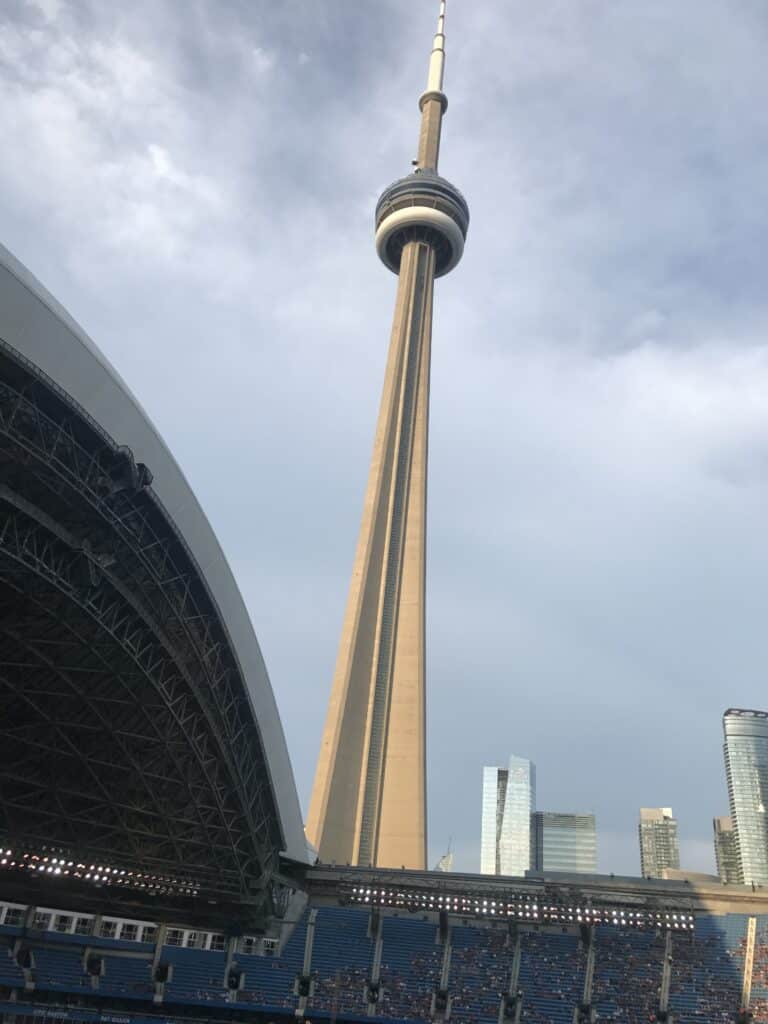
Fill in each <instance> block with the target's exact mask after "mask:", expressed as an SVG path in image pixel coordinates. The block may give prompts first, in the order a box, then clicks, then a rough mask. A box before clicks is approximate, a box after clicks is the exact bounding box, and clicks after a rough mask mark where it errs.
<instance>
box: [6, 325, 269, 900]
mask: <svg viewBox="0 0 768 1024" xmlns="http://www.w3.org/2000/svg"><path fill="white" fill-rule="evenodd" d="M151 480H152V477H151V473H150V471H149V470H148V469H147V468H146V467H145V466H143V465H140V464H139V465H137V464H136V463H135V461H134V459H133V456H132V454H131V452H130V451H129V450H128V449H126V448H121V447H119V446H118V445H117V444H116V443H115V442H114V441H112V440H111V439H110V438H109V437H107V436H106V435H105V434H104V433H103V431H101V429H100V428H99V427H98V425H97V424H96V423H94V422H93V421H92V420H90V419H89V417H88V416H87V414H86V413H85V412H84V411H83V410H82V409H80V408H79V407H77V406H75V404H74V403H73V402H71V401H70V400H69V399H68V397H67V396H66V395H64V394H63V393H62V392H61V391H60V389H58V388H57V386H56V385H55V384H54V383H53V382H52V381H50V380H48V379H47V378H44V377H43V375H42V374H40V373H39V372H38V371H37V370H36V369H35V368H34V367H32V366H31V364H29V363H28V362H27V361H26V360H24V359H23V357H21V356H18V355H17V354H16V353H15V352H14V351H13V350H12V349H9V348H8V347H7V346H4V345H1V344H0V706H2V709H3V711H2V715H0V842H4V843H6V844H7V845H8V846H9V847H10V848H11V849H14V850H19V849H22V848H25V849H27V850H29V849H37V850H38V851H39V850H41V849H46V850H48V851H49V852H50V851H55V850H57V849H58V850H60V851H66V852H67V855H68V856H69V857H70V859H72V860H73V862H76V861H78V860H80V861H82V862H83V863H84V864H88V862H96V861H98V863H99V864H100V865H107V864H109V865H114V866H117V867H122V868H126V867H129V868H132V869H133V870H134V875H133V876H132V877H133V878H134V879H137V878H138V874H141V875H142V876H143V878H144V882H143V883H141V884H147V885H149V886H158V885H163V886H165V887H166V891H167V888H168V887H170V888H176V889H177V890H178V891H180V892H187V893H188V892H190V891H192V892H199V893H200V894H201V895H204V894H209V895H210V896H211V897H212V898H221V899H227V900H235V901H241V902H243V901H244V902H248V903H252V904H254V905H264V903H265V901H266V900H268V894H269V892H270V880H271V879H272V876H273V874H274V873H275V872H276V870H277V867H278V864H277V859H278V855H279V851H280V849H281V847H282V836H281V832H280V826H279V819H278V817H277V813H276V809H275V805H274V797H273V793H272V789H271V786H270V782H269V778H268V772H267V767H266V761H265V757H264V753H263V748H262V744H261V740H260V736H259V731H258V726H257V723H256V721H255V717H254V714H253V710H252V707H251V705H250V701H249V699H248V696H247V691H246V687H245V683H244V680H243V678H242V675H241V672H240V669H239V665H238V663H237V660H236V656H235V654H234V652H233V650H232V646H231V644H230V641H229V638H228V636H227V634H226V630H225V627H224V625H223V623H222V621H221V619H220V617H219V614H218V612H217V609H216V607H215V604H214V601H213V599H212V597H211V595H210V593H209V591H208V589H207V587H206V584H205V581H204V579H203V577H202V574H201V572H200V570H199V568H198V567H197V565H196V564H195V562H194V560H193V558H192V556H191V554H190V552H189V551H188V549H187V548H186V545H185V544H184V542H183V540H182V539H181V537H180V535H179V534H178V532H177V531H176V529H175V527H174V524H173V522H172V521H171V519H170V517H169V516H168V514H167V513H166V512H165V510H164V509H163V508H162V506H161V505H160V503H159V501H158V500H157V498H156V496H155V495H154V494H153V492H152V489H151ZM153 877H154V881H153ZM136 884H139V882H138V881H137V883H136Z"/></svg>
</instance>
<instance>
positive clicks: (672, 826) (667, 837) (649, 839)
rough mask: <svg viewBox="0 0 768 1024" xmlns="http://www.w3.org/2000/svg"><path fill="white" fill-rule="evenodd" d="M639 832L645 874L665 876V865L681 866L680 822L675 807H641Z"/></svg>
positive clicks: (669, 866) (648, 875) (647, 876)
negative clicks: (663, 872) (678, 833)
mask: <svg viewBox="0 0 768 1024" xmlns="http://www.w3.org/2000/svg"><path fill="white" fill-rule="evenodd" d="M638 833H639V836H640V874H641V875H642V876H643V878H661V877H662V871H663V870H664V868H674V869H679V867H680V848H679V846H678V843H677V822H676V821H675V819H674V817H673V816H672V808H671V807H641V808H640V824H639V826H638Z"/></svg>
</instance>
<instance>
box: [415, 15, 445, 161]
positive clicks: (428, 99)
mask: <svg viewBox="0 0 768 1024" xmlns="http://www.w3.org/2000/svg"><path fill="white" fill-rule="evenodd" d="M444 78H445V0H440V14H439V15H438V18H437V32H436V34H435V40H434V42H433V44H432V55H431V57H430V59H429V77H428V78H427V91H426V92H425V93H422V95H421V98H420V100H419V108H420V110H421V132H420V133H419V155H418V158H417V160H416V166H417V168H418V169H419V170H420V171H436V170H437V161H438V159H439V157H440V136H441V133H442V127H443V115H444V114H445V112H446V110H447V109H448V97H447V96H446V95H445V93H444V92H443V80H444Z"/></svg>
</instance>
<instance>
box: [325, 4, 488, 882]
mask: <svg viewBox="0 0 768 1024" xmlns="http://www.w3.org/2000/svg"><path fill="white" fill-rule="evenodd" d="M444 71H445V0H442V2H441V4H440V15H439V18H438V25H437V34H436V35H435V41H434V45H433V49H432V56H431V59H430V66H429V78H428V81H427V90H426V92H424V93H423V95H422V96H421V99H420V100H419V108H420V110H421V131H420V135H419V150H418V159H417V161H416V168H415V170H414V172H413V173H412V174H409V175H408V176H407V177H405V178H401V179H400V180H398V181H396V182H395V183H394V184H393V185H390V187H389V188H388V189H386V191H385V192H384V194H383V195H382V196H381V198H380V200H379V202H378V204H377V206H376V251H377V252H378V254H379V258H380V259H381V260H382V262H383V263H384V264H385V265H386V266H387V267H389V269H390V270H391V271H392V272H393V273H395V274H397V275H398V287H397V299H396V303H395V316H394V323H393V327H392V336H391V341H390V347H389V356H388V359H387V368H386V374H385V378H384V389H383V394H382V399H381V407H380V410H379V419H378V423H377V427H376V436H375V441H374V448H373V456H372V459H371V467H370V473H369V477H368V487H367V490H366V495H365V502H364V508H363V519H362V523H361V527H360V535H359V539H358V544H357V551H356V555H355V562H354V567H353V571H352V582H351V585H350V590H349V598H348V601H347V608H346V613H345V616H344V624H343V627H342V634H341V642H340V644H339V652H338V657H337V661H336V670H335V674H334V680H333V688H332V691H331V698H330V703H329V706H328V713H327V717H326V722H325V729H324V732H323V738H322V744H321V748H320V755H319V758H318V764H317V771H316V774H315V782H314V787H313V791H312V799H311V802H310V808H309V814H308V818H307V825H306V831H307V837H308V839H309V840H310V842H311V843H313V844H314V846H315V847H316V848H317V850H318V852H319V857H320V860H321V861H323V862H325V863H332V862H335V863H339V864H358V865H361V866H369V865H373V866H378V867H388V868H399V867H406V868H414V869H422V870H423V869H424V868H425V867H426V856H427V848H426V847H427V841H426V835H427V830H426V691H425V566H426V511H427V510H426V501H427V436H428V421H429V370H430V345H431V339H432V306H433V293H434V282H435V278H437V277H442V276H443V275H445V274H447V273H448V272H449V271H451V270H453V268H454V267H455V266H456V265H457V264H458V262H459V260H460V259H461V257H462V254H463V251H464V242H465V239H466V236H467V230H468V227H469V208H468V206H467V203H466V201H465V199H464V197H463V196H462V194H461V193H460V192H459V190H458V189H457V188H455V187H454V186H453V185H451V184H450V182H448V181H446V180H445V178H442V177H441V176H440V175H439V174H438V159H439V154H440V136H441V131H442V122H443V117H444V115H445V112H446V110H447V108H448V100H447V97H446V95H445V93H444V92H443V77H444Z"/></svg>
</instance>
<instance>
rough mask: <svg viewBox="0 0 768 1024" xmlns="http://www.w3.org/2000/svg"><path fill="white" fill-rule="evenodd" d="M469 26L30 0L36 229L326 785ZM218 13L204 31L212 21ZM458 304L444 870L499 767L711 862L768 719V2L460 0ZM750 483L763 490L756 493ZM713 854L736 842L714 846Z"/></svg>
mask: <svg viewBox="0 0 768 1024" xmlns="http://www.w3.org/2000/svg"><path fill="white" fill-rule="evenodd" d="M434 6H435V5H434V4H432V3H431V2H429V0H425V2H424V3H422V4H419V5H414V4H413V3H412V2H406V0H385V2H381V3H377V4H372V3H369V4H361V3H350V2H348V0H328V2H326V3H324V4H318V3H310V2H309V0H284V2H283V3H281V4H271V3H267V2H266V0H264V2H262V0H251V2H248V3H245V2H238V0H231V2H227V3H214V2H212V0H198V2H194V3H188V4H187V3H185V4H184V5H179V4H177V3H173V2H171V0H165V2H152V3H149V2H147V0H145V2H143V3H136V4H130V5H128V4H109V5H104V4H97V3H95V2H93V3H92V2H87V0H59V2H56V0H38V2H32V0H28V2H27V0H14V2H13V3H11V4H6V5H5V7H4V11H3V15H2V18H3V23H2V31H0V130H2V137H3V140H4V158H3V161H2V163H1V164H0V217H1V218H2V223H3V241H4V242H5V244H7V245H8V246H9V247H10V248H11V249H12V250H13V251H14V252H15V253H16V254H17V255H18V256H19V257H20V258H21V259H22V260H23V261H24V262H25V263H27V265H28V266H29V267H30V268H31V269H32V270H33V271H34V272H35V273H36V274H37V275H38V276H39V277H40V278H41V279H42V280H43V282H44V283H45V284H46V285H47V286H48V287H49V288H50V289H51V290H52V291H53V292H54V294H56V295H57V297H58V298H60V299H61V301H62V302H63V303H64V304H65V305H66V306H67V307H68V308H69V309H70V311H71V312H72V313H73V315H74V316H75V317H76V318H77V319H78V320H79V321H80V322H81V323H83V325H84V326H85V327H86V329H87V330H89V332H90V333H92V335H93V336H94V338H95V339H96V340H97V342H98V343H99V345H101V346H102V347H103V349H104V351H105V352H106V354H107V355H108V356H109V358H110V359H112V361H113V362H114V363H115V365H116V366H117V367H118V369H119V371H120V372H121V374H122V375H123V376H124V377H125V378H126V380H127V381H128V382H129V384H130V385H131V387H132V388H133V390H134V391H135V392H136V393H137V395H138V396H139V398H140V399H141V401H142V403H143V404H144V405H145V407H146V408H147V409H148V411H149V412H150V414H151V415H152V417H153V418H154V419H155V421H156V422H157V424H158V427H159V428H160V429H161V431H162V432H163V434H164V436H165V437H166V440H167V441H168V443H169V445H170V446H171V448H172V450H173V451H174V452H175V454H176V455H177V457H178V459H179V461H180V463H181V465H182V467H183V468H184V470H185V472H186V473H187V474H188V476H189V478H190V480H191V482H192V484H193V486H194V487H195V489H196V491H197V493H198V495H199V497H200V499H201V501H202V503H203V506H204V507H205V509H206V510H207V512H208V514H209V516H210V518H211V520H212V522H213V524H214V526H215V528H216V530H217V532H218V534H219V536H220V539H221V541H222V544H223V546H224V549H225V551H226V552H227V554H228V557H229V558H230V560H231V562H232V565H233V568H234V570H235V573H236V576H237V578H238V580H239V582H240V585H241V587H242V589H243V592H244V595H245V597H246V600H247V602H248V605H249V608H250V610H251V613H252V615H253V619H254V622H255V625H256V629H257V632H258V635H259V638H260V640H261V643H262V646H263V648H264V652H265V656H266V659H267V663H268V665H269V668H270V672H271V676H272V679H273V684H274V687H275V690H276V694H277V698H278V702H279V705H280V708H281V711H282V715H283V719H284V722H285V727H286V732H287V735H288V739H289V744H290V747H291V753H292V756H293V761H294V766H295V769H296V774H297V780H298V783H299V788H300V792H301V795H302V799H303V800H304V802H305V805H306V800H307V798H308V794H309V789H310V786H311V778H312V772H313V768H314V760H315V757H316V753H317V748H318V745H319V738H320V730H321V727H322V718H323V715H324V711H325V703H326V700H327V696H328V692H329V688H330V680H331V675H332V670H333V662H334V658H335V651H336V643H337V638H338V632H339V628H340V624H341V616H342V612H343V605H344V601H345V598H346V587H347V583H348V572H349V569H350V566H351V562H352V556H353V550H354V544H355V538H356V531H357V526H358V517H359V513H360V507H361V502H362V494H363V488H364V485H365V474H366V470H367V460H368V456H369V452H370V444H371V439H372V434H373V426H374V420H375V415H376V406H377V402H378V396H379V389H380V386H381V379H382V373H383V365H384V358H385V353H386V344H387V338H388V331H389V320H390V316H391V309H392V300H393V297H394V279H393V278H392V277H391V276H390V275H387V274H386V272H385V271H384V270H383V269H382V268H381V267H380V266H379V265H378V264H377V261H376V259H375V255H374V253H373V247H372V240H371V234H372V230H371V228H372V225H371V219H372V207H373V204H374V202H375V199H376V196H377V193H378V191H379V190H380V189H381V188H382V187H383V186H384V185H386V183H387V182H388V181H389V180H391V179H393V178H395V177H396V176H398V175H399V174H400V173H403V172H404V171H406V170H407V169H408V165H409V160H410V158H411V156H412V155H413V148H414V146H415V142H416V129H417V122H416V118H417V111H416V104H415V101H416V97H417V96H418V94H419V92H420V90H421V88H422V87H423V78H424V74H425V69H426V54H427V50H428V46H429V37H430V33H431V31H432V22H433V20H434V14H435V12H434V10H433V7H434ZM182 9H183V13H182ZM449 19H450V21H449V70H448V76H449V77H448V83H447V87H448V92H449V96H450V109H449V114H448V119H447V121H446V135H445V145H444V155H443V168H444V171H445V173H446V175H447V176H448V177H450V178H451V179H452V180H454V181H455V182H456V183H457V184H458V185H459V186H460V187H461V188H462V189H463V190H464V191H465V192H466V194H467V196H468V198H469V200H470V204H471V207H472V216H473V222H472V227H471V235H470V239H469V244H468V247H467V253H466V257H465V260H464V263H463V264H462V266H461V267H460V268H459V269H458V270H457V271H456V273H455V274H454V275H452V276H451V278H450V279H448V280H446V281H444V282H441V283H440V284H439V285H438V296H437V298H438V306H437V316H436V326H435V347H434V370H433V398H432V448H431V462H430V473H431V478H430V502H431V505H430V531H431V532H430V549H429V580H428V595H429V623H428V626H429V637H428V644H429V649H428V666H429V669H428V671H429V731H430V735H429V761H430V800H431V807H430V826H431V840H432V842H431V847H432V850H431V857H432V858H433V859H434V860H436V859H437V856H438V855H439V853H440V852H442V850H443V849H444V847H445V845H446V844H447V841H448V838H449V836H452V837H453V840H454V845H455V846H456V849H457V864H458V866H459V867H460V868H465V869H468V870H471V869H474V868H476V866H477V860H478V830H479V813H480V812H479V786H480V770H481V766H482V764H483V763H493V762H498V763H502V762H503V761H504V760H505V759H506V757H507V756H508V754H509V753H510V752H515V753H519V754H523V755H528V756H531V757H533V758H534V760H536V762H537V764H538V769H539V771H538V775H539V783H540V805H541V806H542V807H547V808H551V809H555V810H594V811H595V813H596V814H597V816H598V826H599V828H600V830H601V834H602V837H603V839H602V842H601V849H600V856H601V867H602V868H603V869H604V870H606V871H610V870H613V871H615V872H617V873H623V872H632V871H636V870H637V868H638V858H637V853H636V839H635V818H636V813H637V808H638V807H639V806H640V805H641V804H672V806H673V808H674V809H675V811H676V813H677V815H678V817H679V819H680V828H681V834H682V836H683V839H684V842H685V845H684V855H685V856H686V857H687V858H688V861H689V864H690V866H691V867H698V868H702V867H704V868H706V867H707V866H708V863H709V861H711V855H710V854H709V853H708V851H709V849H710V847H709V833H710V827H711V824H710V818H711V817H712V816H713V815H715V814H719V813H723V811H724V810H725V808H726V792H725V786H724V781H723V769H722V758H721V752H720V722H719V719H720V715H721V713H722V711H723V709H724V708H725V707H727V706H729V705H744V706H757V707H764V706H765V704H764V696H763V694H764V687H763V685H762V675H763V670H764V665H765V663H766V655H768V650H766V643H767V641H766V639H765V637H766V631H765V627H764V623H765V620H766V600H765V596H764V594H765V585H764V581H765V579H766V576H767V574H768V544H767V543H766V540H765V529H764V519H765V515H764V506H765V482H764V481H765V473H764V466H765V455H764V453H765V444H766V436H767V435H768V408H767V406H768V403H766V401H765V398H764V396H765V395H766V393H768V347H767V346H766V331H765V327H766V323H767V322H768V303H767V302H766V299H765V288H764V285H763V279H764V266H763V263H764V260H763V253H764V249H765V238H766V229H767V227H768V223H767V218H768V213H767V212H766V211H768V194H766V193H767V192H768V184H766V183H767V182H768V173H766V172H767V171H768V167H766V163H767V162H768V127H767V126H766V122H765V117H764V113H763V104H761V102H760V97H762V96H764V95H765V93H766V87H767V86H768V70H767V69H766V66H765V61H764V52H765V45H766V35H767V34H768V19H767V18H766V16H765V12H764V8H763V6H762V5H761V4H759V3H757V2H745V3H742V4H739V5H738V6H736V5H734V4H726V5H723V4H722V3H720V2H719V0H718V2H716V0H696V2H695V3H694V2H693V0H682V2H680V3H677V4H674V5H670V4H666V3H663V2H661V0H659V2H656V0H650V2H649V0H642V2H640V0H627V2H626V3H622V4H620V5H616V4H611V3H609V2H608V0H590V2H589V3H586V4H579V5H574V4H571V3H567V2H565V0H542V2H541V3H538V4H536V5H530V4H521V3H513V4H511V5H510V4H504V3H502V2H501V0H493V2H488V3H486V4H471V5H468V4H458V3H454V4H452V7H451V10H450V12H449ZM745 483H748V486H745ZM708 858H709V861H708Z"/></svg>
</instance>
